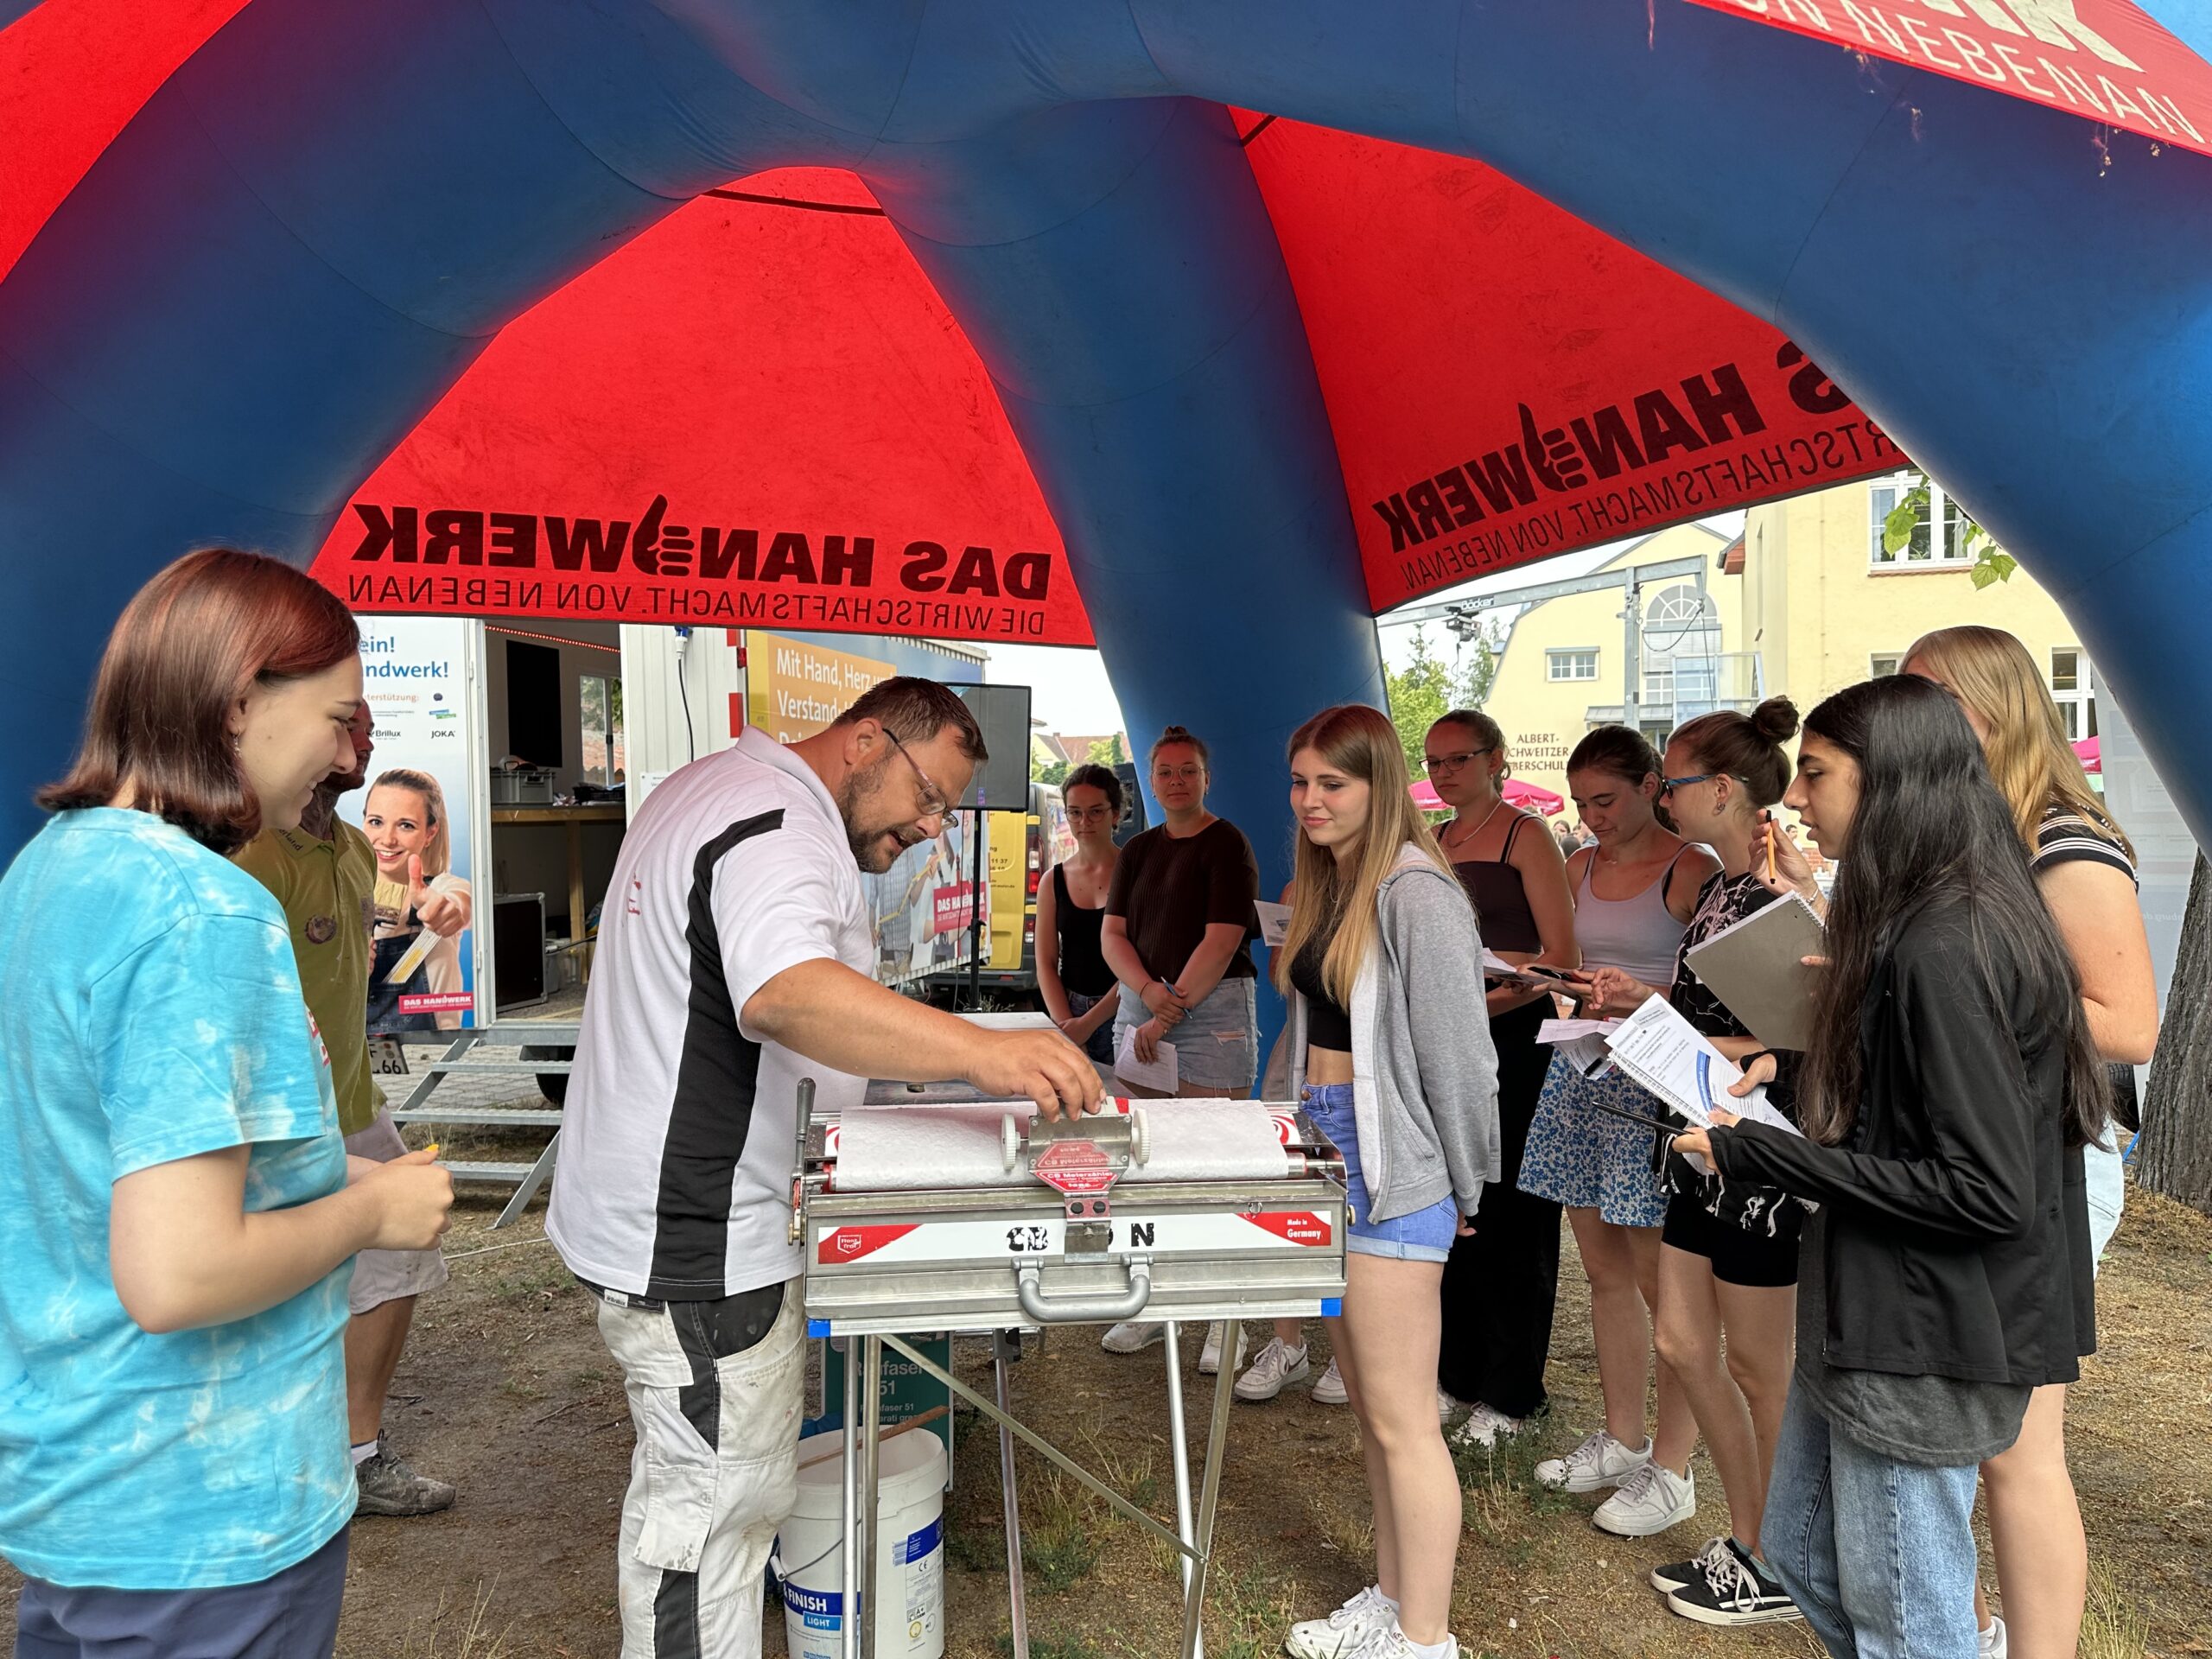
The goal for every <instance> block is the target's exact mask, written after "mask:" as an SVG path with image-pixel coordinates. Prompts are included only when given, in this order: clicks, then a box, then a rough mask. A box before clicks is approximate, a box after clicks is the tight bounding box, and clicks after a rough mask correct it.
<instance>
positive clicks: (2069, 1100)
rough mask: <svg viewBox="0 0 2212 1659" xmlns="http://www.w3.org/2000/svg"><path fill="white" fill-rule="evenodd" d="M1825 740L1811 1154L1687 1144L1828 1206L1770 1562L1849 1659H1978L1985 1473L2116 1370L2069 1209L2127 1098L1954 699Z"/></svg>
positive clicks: (1808, 1115) (1819, 788)
mask: <svg viewBox="0 0 2212 1659" xmlns="http://www.w3.org/2000/svg"><path fill="white" fill-rule="evenodd" d="M1805 728H1806V729H1805V738H1804V741H1803V743H1802V747H1801V749H1800V753H1799V759H1798V776H1797V779H1796V782H1795V783H1793V784H1792V785H1791V787H1790V791H1789V795H1788V796H1787V797H1785V801H1786V803H1787V804H1789V805H1790V806H1791V807H1794V808H1795V809H1796V810H1797V811H1798V812H1799V814H1800V815H1801V816H1802V817H1803V819H1804V821H1805V823H1806V825H1807V828H1808V829H1809V830H1810V831H1811V833H1812V835H1813V838H1814V840H1815V842H1816V843H1817V844H1818V845H1819V846H1820V847H1821V850H1822V851H1823V852H1826V853H1827V854H1828V855H1831V856H1839V855H1840V856H1841V858H1842V860H1843V863H1842V873H1841V874H1840V878H1839V880H1838V882H1837V886H1836V892H1835V896H1834V903H1833V904H1832V905H1831V906H1830V909H1829V913H1828V943H1829V952H1830V957H1831V967H1830V969H1829V972H1828V975H1827V982H1826V984H1825V986H1824V988H1823V991H1822V1005H1821V1017H1820V1019H1819V1020H1818V1021H1817V1022H1816V1030H1815V1039H1814V1045H1813V1049H1812V1052H1810V1053H1809V1054H1808V1056H1807V1057H1806V1063H1805V1066H1804V1068H1803V1074H1802V1077H1801V1080H1800V1084H1801V1087H1800V1101H1801V1122H1802V1126H1803V1128H1804V1130H1805V1138H1803V1139H1799V1138H1797V1137H1796V1136H1793V1135H1788V1134H1785V1133H1783V1132H1781V1131H1778V1130H1775V1129H1772V1128H1767V1127H1764V1126H1763V1125H1758V1124H1752V1123H1738V1122H1730V1121H1728V1119H1727V1117H1726V1114H1722V1115H1720V1116H1717V1117H1716V1118H1715V1119H1714V1123H1715V1128H1713V1130H1712V1131H1711V1132H1710V1133H1707V1132H1697V1133H1694V1134H1691V1135H1684V1136H1682V1137H1681V1138H1680V1139H1679V1140H1678V1141H1676V1143H1675V1144H1676V1147H1677V1148H1678V1149H1680V1150H1682V1151H1685V1152H1701V1153H1704V1154H1707V1156H1709V1157H1710V1158H1711V1159H1712V1160H1713V1164H1714V1166H1716V1167H1717V1168H1718V1169H1719V1171H1720V1173H1721V1174H1722V1175H1723V1176H1724V1177H1726V1178H1731V1179H1733V1178H1738V1177H1743V1178H1747V1179H1754V1180H1761V1181H1770V1182H1773V1183H1775V1184H1776V1185H1780V1186H1782V1187H1783V1188H1784V1189H1786V1190H1787V1191H1789V1192H1792V1193H1794V1194H1796V1196H1797V1197H1799V1198H1805V1199H1808V1200H1811V1201H1813V1202H1814V1203H1815V1204H1817V1205H1819V1209H1818V1211H1817V1212H1816V1213H1815V1215H1814V1216H1813V1217H1811V1219H1810V1220H1808V1223H1807V1224H1806V1228H1805V1233H1804V1243H1803V1250H1802V1265H1801V1274H1800V1284H1801V1292H1800V1297H1799V1301H1798V1335H1797V1362H1796V1375H1795V1378H1794V1380H1793V1383H1792V1386H1791V1389H1790V1397H1789V1408H1788V1411H1787V1414H1786V1416H1785V1420H1784V1423H1783V1439H1782V1444H1781V1446H1780V1448H1779V1450H1778V1451H1777V1456H1776V1461H1775V1470H1774V1475H1773V1480H1772V1484H1771V1485H1770V1488H1769V1492H1768V1499H1767V1511H1766V1516H1765V1523H1764V1544H1765V1548H1766V1550H1767V1552H1768V1556H1769V1559H1770V1561H1771V1562H1772V1564H1773V1565H1774V1567H1775V1568H1776V1569H1777V1572H1778V1573H1780V1575H1781V1576H1782V1578H1783V1581H1784V1582H1785V1583H1786V1584H1787V1585H1788V1586H1789V1590H1790V1592H1791V1593H1792V1595H1793V1596H1794V1597H1795V1599H1796V1602H1797V1605H1798V1606H1799V1607H1800V1608H1802V1610H1803V1611H1804V1613H1805V1615H1806V1618H1808V1621H1809V1622H1810V1623H1811V1624H1812V1625H1813V1627H1814V1629H1815V1630H1816V1631H1817V1632H1818V1633H1819V1635H1820V1636H1821V1639H1822V1640H1823V1641H1824V1642H1826V1643H1827V1645H1828V1647H1829V1649H1830V1650H1831V1651H1832V1652H1834V1653H1837V1654H1852V1655H1856V1656H1862V1659H1875V1656H1878V1655H1889V1654H1897V1655H1903V1654H1906V1653H1910V1654H1911V1655H1913V1656H1916V1659H1918V1656H1923V1655H1924V1656H1929V1659H1953V1656H1955V1659H1972V1656H1973V1655H1974V1652H1975V1632H1974V1619H1973V1615H1972V1612H1971V1611H1970V1610H1971V1606H1972V1599H1973V1589H1974V1535H1973V1531H1972V1527H1971V1521H1970V1517H1971V1514H1972V1510H1973V1504H1974V1471H1975V1465H1977V1464H1979V1463H1980V1460H1981V1459H1983V1458H1986V1457H1988V1456H1990V1455H1992V1454H1993V1453H1994V1452H1998V1451H2001V1450H2002V1449H2003V1448H2004V1447H2005V1446H2008V1445H2010V1444H2011V1443H2012V1439H2013V1437H2014V1436H2015V1435H2017V1434H2018V1432H2019V1426H2020V1419H2021V1415H2022V1414H2023V1413H2024V1411H2025V1410H2026V1408H2027V1402H2028V1395H2029V1393H2030V1392H2031V1389H2034V1388H2035V1387H2036V1386H2037V1385H2038V1384H2041V1383H2053V1382H2063V1381H2071V1380H2072V1379H2073V1378H2074V1377H2075V1376H2076V1375H2077V1374H2078V1370H2079V1366H2078V1361H2079V1358H2080V1357H2081V1356H2082V1354H2084V1353H2087V1352H2088V1351H2091V1350H2092V1349H2093V1348H2094V1343H2095V1338H2094V1315H2093V1310H2092V1303H2091V1299H2090V1294H2089V1256H2088V1240H2087V1228H2086V1220H2085V1212H2084V1211H2083V1210H2082V1206H2081V1205H2079V1203H2078V1202H2076V1203H2070V1204H2069V1203H2068V1202H2066V1194H2067V1191H2068V1188H2069V1185H2072V1186H2076V1187H2078V1184H2079V1182H2080V1179H2081V1158H2082V1154H2081V1148H2082V1145H2083V1143H2084V1142H2085V1141H2088V1140H2089V1139H2090V1138H2092V1137H2093V1136H2094V1135H2096V1134H2097V1133H2098V1131H2099V1130H2100V1128H2101V1125H2102V1121H2103V1117H2104V1112H2105V1103H2106V1094H2105V1084H2104V1078H2103V1074H2102V1071H2101V1067H2100V1066H2099V1065H2098V1063H2097V1059H2096V1055H2095V1052H2094V1048H2093V1047H2092V1046H2091V1044H2090V1040H2089V1037H2088V1027H2087V1024H2086V1022H2085V1020H2084V1019H2083V1016H2082V1007H2081V999H2080V992H2079V988H2078V986H2077V983H2076V982H2075V975H2074V969H2073V966H2072V963H2071V960H2070V958H2069V957H2068V956H2067V954H2066V950H2065V946H2064V944H2063V941H2062V940H2061V938H2060V937H2059V934H2058V931H2057V929H2056V925H2055V924H2054V923H2053V922H2052V921H2051V919H2050V913H2049V912H2048V911H2047V910H2045V909H2044V906H2043V902H2042V900H2041V899H2040V897H2039V896H2038V894H2037V891H2036V887H2035V883H2034V878H2033V876H2032V874H2031V872H2030V870H2029V868H2028V862H2027V858H2026V855H2025V853H2024V850H2023V849H2022V847H2021V845H2020V842H2019V838H2018V835H2017V834H2016V833H2015V832H2014V831H2013V829H2012V815H2011V811H2010V809H2009V808H2008V807H2007V806H2006V804H2005V801H2004V798H2003V797H2002V796H2000V795H1999V793H1998V791H1997V789H1996V787H1995V785H1993V784H1992V783H1991V782H1990V780H1989V776H1988V772H1987V771H1986V768H1985V766H1983V763H1982V758H1981V751H1980V745H1979V744H1978V743H1977V741H1975V739H1974V733H1973V731H1972V729H1971V728H1969V727H1968V725H1967V721H1966V719H1965V717H1964V716H1963V715H1961V713H1960V712H1959V709H1958V708H1957V706H1956V704H1955V702H1954V701H1953V699H1952V698H1951V696H1950V695H1949V694H1948V692H1946V691H1945V690H1942V688H1941V687H1939V686H1936V685H1932V684H1929V683H1927V682H1925V681H1918V680H1913V679H1910V678H1905V677H1891V678H1887V679H1883V680H1877V681H1870V682H1868V683H1866V684H1863V685H1859V686H1853V687H1852V688H1851V689H1850V690H1846V691H1842V692H1840V693H1838V694H1837V695H1836V696H1834V697H1831V698H1829V699H1828V700H1827V702H1824V703H1822V704H1821V707H1820V708H1818V709H1815V710H1814V712H1813V714H1812V715H1811V716H1810V717H1809V718H1808V720H1807V721H1806V722H1805ZM2076 1196H2077V1197H2078V1194H2077V1195H2076Z"/></svg>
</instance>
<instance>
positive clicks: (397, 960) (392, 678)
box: [339, 616, 491, 1035]
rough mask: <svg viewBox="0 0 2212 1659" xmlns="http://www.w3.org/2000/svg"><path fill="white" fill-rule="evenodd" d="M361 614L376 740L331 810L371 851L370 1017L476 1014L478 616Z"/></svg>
mask: <svg viewBox="0 0 2212 1659" xmlns="http://www.w3.org/2000/svg"><path fill="white" fill-rule="evenodd" d="M360 624H361V666H362V681H363V685H364V687H365V696H366V697H367V699H368V703H369V709H370V711H371V713H372V715H373V716H374V719H375V725H374V728H373V729H374V736H375V741H376V753H375V754H374V755H373V756H372V759H371V760H370V763H369V783H368V787H367V789H366V790H365V791H363V792H362V793H361V794H359V795H355V796H349V797H347V798H346V800H345V801H343V802H341V803H340V808H339V810H340V813H341V814H343V815H344V816H345V817H348V818H350V819H352V820H353V822H354V823H358V824H359V826H360V827H361V829H362V831H363V832H364V833H365V835H366V836H368V838H369V846H370V848H371V849H372V851H374V853H375V854H376V858H377V887H376V913H375V917H374V918H373V921H372V928H371V933H370V947H371V952H372V955H371V961H370V967H369V1001H368V1020H369V1030H370V1032H371V1033H375V1034H380V1035H397V1034H399V1033H410V1032H435V1031H454V1030H457V1029H459V1028H461V1027H464V1026H471V1025H477V1024H481V1023H484V1022H485V1021H484V1020H483V1018H482V1014H483V1012H484V1011H485V1010H486V1009H488V1007H489V993H490V987H489V985H488V983H487V980H488V977H489V976H488V975H487V974H486V972H485V971H484V964H483V963H481V962H480V960H479V954H478V950H477V943H478V939H479V937H480V935H479V931H478V929H477V928H476V926H475V925H474V920H475V903H476V896H475V886H474V883H475V880H476V879H477V876H478V873H479V872H480V871H482V870H484V869H486V868H489V867H490V862H491V855H490V849H489V848H488V847H487V846H485V845H482V844H480V843H482V842H485V841H486V840H488V837H489V832H490V824H489V814H488V813H487V812H486V810H485V808H484V804H483V803H482V802H480V800H478V799H477V798H476V796H477V794H478V793H479V791H480V785H481V782H482V780H483V779H484V777H485V766H486V749H485V745H484V742H483V741H482V739H483V733H484V729H485V727H484V721H483V716H482V713H481V711H480V709H479V708H478V703H479V702H480V695H481V685H482V677H481V676H480V674H479V673H478V672H477V671H476V670H477V664H478V662H479V659H480V654H481V653H480V649H479V641H480V636H481V632H482V625H481V624H480V623H477V622H474V621H462V620H448V619H445V618H431V617H392V616H365V617H362V618H361V619H360ZM480 991H481V992H483V993H484V995H483V996H482V997H480V995H479V992H480Z"/></svg>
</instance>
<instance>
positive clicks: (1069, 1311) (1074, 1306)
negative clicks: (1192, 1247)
mask: <svg viewBox="0 0 2212 1659" xmlns="http://www.w3.org/2000/svg"><path fill="white" fill-rule="evenodd" d="M1128 1269H1129V1287H1128V1290H1127V1291H1126V1292H1125V1293H1123V1294H1122V1295H1119V1296H1063V1297H1056V1298H1052V1299H1047V1298H1046V1294H1045V1287H1044V1283H1043V1280H1044V1270H1043V1269H1042V1268H1039V1267H1038V1266H1037V1264H1036V1263H1034V1262H1027V1263H1024V1264H1023V1265H1022V1266H1020V1267H1019V1268H1015V1269H1014V1295H1015V1297H1016V1299H1017V1300H1020V1303H1021V1311H1022V1312H1023V1313H1027V1315H1028V1316H1029V1317H1030V1318H1031V1319H1034V1320H1035V1321H1036V1322H1037V1323H1038V1324H1039V1325H1116V1324H1119V1323H1120V1322H1121V1321H1122V1320H1123V1319H1135V1318H1136V1316H1137V1315H1138V1314H1140V1313H1143V1312H1144V1306H1145V1304H1146V1303H1147V1302H1148V1301H1150V1300H1152V1262H1151V1261H1150V1260H1149V1259H1148V1258H1147V1257H1145V1256H1141V1255H1133V1256H1131V1257H1130V1258H1129V1260H1128Z"/></svg>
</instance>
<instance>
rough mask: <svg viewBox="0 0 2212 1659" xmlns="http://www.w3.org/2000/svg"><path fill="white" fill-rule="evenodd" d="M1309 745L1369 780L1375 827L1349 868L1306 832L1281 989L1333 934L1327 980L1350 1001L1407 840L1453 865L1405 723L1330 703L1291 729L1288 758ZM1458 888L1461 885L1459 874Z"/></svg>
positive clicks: (1280, 963)
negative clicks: (1419, 788) (1411, 767)
mask: <svg viewBox="0 0 2212 1659" xmlns="http://www.w3.org/2000/svg"><path fill="white" fill-rule="evenodd" d="M1306 749H1313V750H1314V751H1316V752H1317V753H1319V755H1320V756H1321V758H1322V760H1325V761H1326V762H1327V763H1328V765H1329V767H1330V769H1331V770H1332V771H1335V772H1342V773H1344V776H1346V777H1347V778H1357V779H1359V780H1360V782H1362V783H1363V784H1365V785H1367V786H1368V798H1367V827H1366V829H1364V830H1363V831H1362V832H1361V835H1360V846H1359V856H1358V858H1357V859H1356V860H1355V861H1353V863H1352V868H1351V870H1350V871H1349V872H1347V871H1345V870H1344V868H1343V867H1342V866H1340V865H1339V864H1338V862H1337V858H1336V855H1335V854H1333V853H1332V852H1331V851H1329V849H1327V848H1325V847H1317V846H1315V845H1314V843H1313V840H1312V838H1311V837H1310V836H1306V834H1305V833H1304V832H1303V831H1300V833H1299V835H1298V838H1297V849H1296V851H1295V852H1294V854H1293V855H1292V860H1291V874H1292V875H1293V877H1294V879H1295V880H1296V881H1297V884H1298V890H1297V892H1296V893H1295V894H1294V897H1293V899H1292V902H1291V906H1290V928H1289V931H1288V932H1287V933H1286V934H1285V935H1284V938H1283V942H1282V944H1281V947H1280V948H1279V949H1278V950H1276V951H1275V953H1274V963H1273V965H1272V972H1273V977H1274V982H1275V988H1276V989H1277V990H1279V991H1281V992H1282V993H1283V994H1284V995H1286V996H1287V995H1289V994H1290V988H1291V986H1290V964H1291V963H1294V962H1295V961H1296V960H1297V959H1298V954H1299V952H1300V951H1301V950H1304V949H1305V948H1306V944H1308V943H1309V942H1310V941H1311V940H1312V939H1313V938H1314V937H1315V936H1316V935H1317V934H1321V935H1327V936H1328V937H1329V948H1328V950H1327V952H1326V953H1325V955H1324V956H1323V957H1322V958H1321V982H1322V983H1323V984H1324V985H1325V986H1327V987H1328V988H1329V995H1331V996H1332V997H1334V998H1335V999H1336V1000H1337V1001H1338V1002H1341V1003H1343V1004H1344V1006H1345V1007H1351V990H1352V986H1353V984H1354V982H1357V979H1358V978H1359V970H1360V969H1361V968H1363V966H1365V964H1366V962H1367V953H1368V952H1369V951H1370V950H1372V949H1374V945H1375V894H1376V889H1377V888H1379V887H1381V886H1382V885H1383V878H1384V877H1386V876H1388V875H1389V874H1390V872H1391V871H1392V870H1394V869H1395V868H1397V864H1398V859H1399V856H1400V855H1401V854H1402V852H1403V851H1404V849H1405V846H1406V843H1407V842H1412V843H1413V844H1414V846H1415V847H1417V848H1419V849H1421V853H1422V854H1423V855H1425V856H1426V857H1427V859H1428V861H1430V862H1431V863H1433V864H1434V865H1435V866H1436V868H1437V869H1438V870H1439V871H1440V872H1441V873H1443V874H1447V875H1448V874H1450V873H1451V870H1450V867H1449V866H1448V865H1447V864H1446V862H1445V860H1444V853H1443V850H1442V849H1440V848H1439V847H1438V846H1437V844H1436V836H1435V835H1434V833H1433V831H1432V830H1431V829H1429V827H1428V823H1427V820H1426V819H1425V818H1423V817H1421V809H1420V808H1418V807H1416V806H1415V805H1414V800H1413V792H1412V789H1411V781H1412V780H1411V779H1409V778H1408V776H1407V773H1406V751H1405V747H1404V746H1403V745H1402V744H1401V743H1400V742H1399V741H1398V730H1397V728H1396V727H1395V726H1393V725H1391V723H1390V721H1389V716H1388V715H1384V714H1383V712H1382V710H1380V709H1370V708H1369V707H1368V706H1367V705H1366V704H1365V703H1362V702H1346V703H1339V704H1338V706H1337V707H1335V708H1333V709H1323V710H1322V711H1321V712H1320V713H1319V714H1318V715H1314V716H1313V719H1311V720H1309V721H1306V723H1305V724H1304V725H1303V726H1300V728H1298V729H1297V730H1296V731H1295V732H1293V733H1292V734H1291V736H1290V745H1289V747H1288V749H1287V753H1286V755H1285V759H1286V760H1291V761H1295V760H1297V758H1298V756H1299V753H1300V752H1301V751H1302V750H1306ZM1452 886H1453V888H1454V890H1455V891H1456V890H1457V888H1458V886H1459V883H1458V881H1457V880H1454V881H1453V883H1452Z"/></svg>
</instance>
